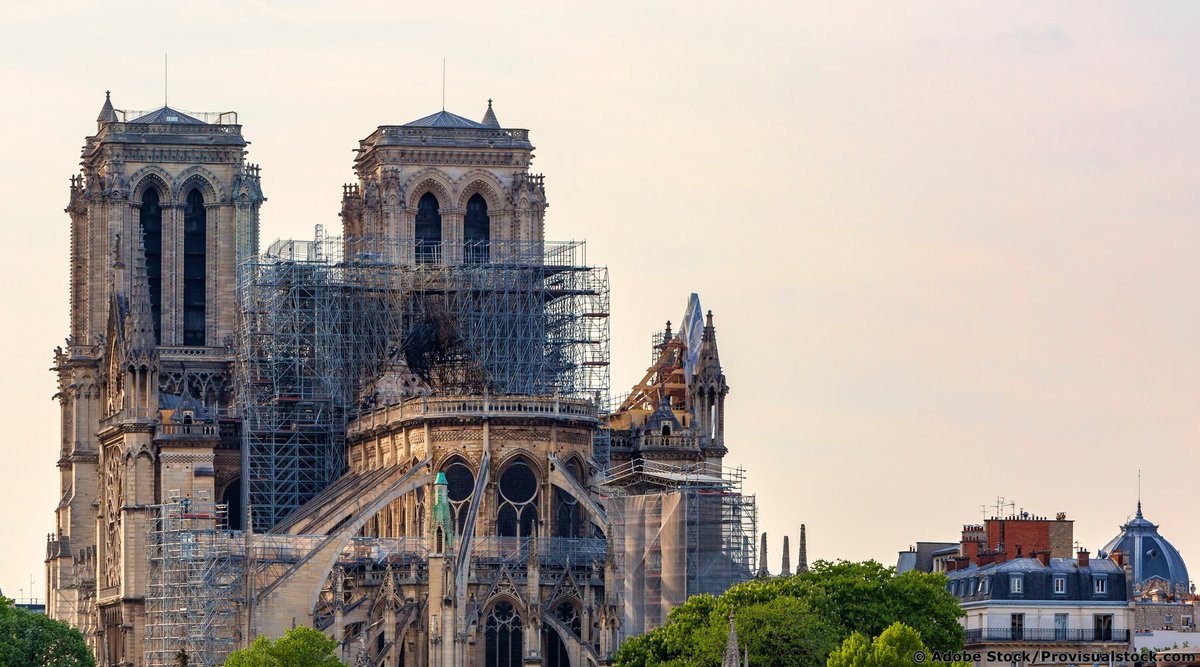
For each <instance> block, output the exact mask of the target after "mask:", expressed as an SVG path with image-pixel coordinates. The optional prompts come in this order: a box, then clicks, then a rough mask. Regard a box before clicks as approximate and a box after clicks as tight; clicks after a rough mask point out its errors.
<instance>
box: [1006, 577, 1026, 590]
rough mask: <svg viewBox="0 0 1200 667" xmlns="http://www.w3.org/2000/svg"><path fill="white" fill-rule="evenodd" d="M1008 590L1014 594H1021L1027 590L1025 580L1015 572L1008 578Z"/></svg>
mask: <svg viewBox="0 0 1200 667" xmlns="http://www.w3.org/2000/svg"><path fill="white" fill-rule="evenodd" d="M1008 592H1009V593H1012V594H1013V595H1021V594H1022V593H1024V592H1025V580H1024V579H1023V578H1022V577H1021V575H1019V574H1014V575H1012V576H1010V577H1009V578H1008Z"/></svg>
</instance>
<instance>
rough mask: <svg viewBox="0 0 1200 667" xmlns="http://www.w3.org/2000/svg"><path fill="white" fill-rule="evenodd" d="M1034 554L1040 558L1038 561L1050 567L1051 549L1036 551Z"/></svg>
mask: <svg viewBox="0 0 1200 667" xmlns="http://www.w3.org/2000/svg"><path fill="white" fill-rule="evenodd" d="M1033 555H1034V557H1035V558H1037V559H1038V561H1039V562H1040V563H1041V564H1042V565H1045V566H1046V567H1050V552H1049V551H1035V552H1034V553H1033Z"/></svg>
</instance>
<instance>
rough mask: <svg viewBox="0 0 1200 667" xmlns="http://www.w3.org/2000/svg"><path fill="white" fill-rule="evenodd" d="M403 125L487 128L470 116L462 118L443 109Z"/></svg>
mask: <svg viewBox="0 0 1200 667" xmlns="http://www.w3.org/2000/svg"><path fill="white" fill-rule="evenodd" d="M404 127H467V128H474V129H487V126H486V125H484V124H483V123H476V122H475V121H473V120H471V119H470V118H463V117H462V116H459V115H458V114H453V113H450V112H449V111H446V110H445V109H443V110H441V111H439V112H437V113H433V114H429V115H428V116H425V117H424V118H418V119H416V120H414V121H411V122H408V123H405V124H404Z"/></svg>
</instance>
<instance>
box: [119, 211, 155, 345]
mask: <svg viewBox="0 0 1200 667" xmlns="http://www.w3.org/2000/svg"><path fill="white" fill-rule="evenodd" d="M130 279H131V280H130V283H131V284H130V288H129V301H128V308H129V312H128V315H127V318H126V320H125V341H126V343H125V344H126V346H127V349H128V352H129V355H130V356H131V357H137V356H142V357H143V358H145V359H147V360H149V358H150V357H152V356H153V354H154V349H155V346H156V345H157V341H156V336H155V334H154V312H153V311H152V310H151V307H150V278H149V276H148V275H147V273H146V252H145V245H144V244H143V243H142V239H141V236H140V235H139V236H138V242H137V245H136V246H135V247H134V250H133V275H132V276H130Z"/></svg>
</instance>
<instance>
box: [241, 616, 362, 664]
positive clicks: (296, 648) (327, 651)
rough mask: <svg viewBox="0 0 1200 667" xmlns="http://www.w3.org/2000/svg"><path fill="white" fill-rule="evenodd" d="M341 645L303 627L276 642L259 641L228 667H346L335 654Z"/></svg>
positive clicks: (264, 639)
mask: <svg viewBox="0 0 1200 667" xmlns="http://www.w3.org/2000/svg"><path fill="white" fill-rule="evenodd" d="M337 645H338V644H337V642H336V641H334V640H332V639H330V638H328V637H326V636H325V635H324V634H322V633H321V632H319V631H317V630H314V629H312V628H306V627H304V626H300V627H297V628H292V629H291V630H288V631H287V634H285V635H284V636H282V637H280V638H279V639H276V640H275V641H271V640H270V639H267V638H266V637H258V638H257V639H255V640H254V643H253V644H251V645H250V646H249V647H248V648H244V649H242V650H240V651H234V652H233V653H230V654H229V657H228V658H226V659H225V667H345V663H343V662H342V661H341V660H338V659H337V655H336V654H335V653H334V650H335V649H336V648H337Z"/></svg>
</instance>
